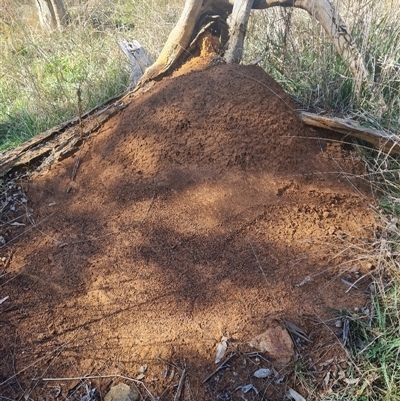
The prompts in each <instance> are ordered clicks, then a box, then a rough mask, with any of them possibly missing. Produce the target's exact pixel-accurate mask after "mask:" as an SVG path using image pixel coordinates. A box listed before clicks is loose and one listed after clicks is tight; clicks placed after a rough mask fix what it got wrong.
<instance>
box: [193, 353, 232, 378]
mask: <svg viewBox="0 0 400 401" xmlns="http://www.w3.org/2000/svg"><path fill="white" fill-rule="evenodd" d="M235 355H236V353H235V352H234V353H233V354H230V355H229V356H228V358H226V359H225V361H224V362H222V363H221V365H219V366H218V368H217V369H215V370H214V372H212V373H210V374H209V375H208V376H207V377H206V378H205V379H204V380H203V381H202V382H201V384H204V383H207V382H208V381H209V380H210V379H211V378H212V377H213V376H214V375H215V374H217V373H218V372H219V371H220V370H221V369H223V368H224V367H225V365H226V364H227V363H228V362H229V361H230V360H231V359H232V358H233V357H234V356H235Z"/></svg>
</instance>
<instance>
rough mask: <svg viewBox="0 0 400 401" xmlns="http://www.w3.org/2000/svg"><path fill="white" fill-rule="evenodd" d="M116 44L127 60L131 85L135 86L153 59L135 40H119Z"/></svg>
mask: <svg viewBox="0 0 400 401" xmlns="http://www.w3.org/2000/svg"><path fill="white" fill-rule="evenodd" d="M118 44H119V46H120V47H121V49H122V51H123V52H124V54H125V56H126V57H127V58H128V60H129V64H130V66H131V69H132V77H131V81H132V86H133V87H135V86H136V84H137V83H138V81H139V79H140V78H141V76H142V75H143V73H144V72H145V70H146V68H148V67H150V66H151V65H152V64H153V61H152V60H151V59H150V57H149V56H148V54H147V52H146V50H145V49H144V48H143V47H142V45H141V44H140V43H139V42H138V41H137V40H134V41H133V42H127V41H126V40H121V41H120V42H118Z"/></svg>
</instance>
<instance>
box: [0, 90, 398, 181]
mask: <svg viewBox="0 0 400 401" xmlns="http://www.w3.org/2000/svg"><path fill="white" fill-rule="evenodd" d="M140 93H141V91H138V92H136V95H135V96H137V95H139V94H140ZM130 96H132V95H129V94H128V95H127V96H125V97H123V96H122V95H121V96H118V97H115V98H112V99H110V100H109V102H108V103H107V104H105V105H102V106H100V107H98V108H96V109H94V110H92V111H90V112H88V113H86V115H84V116H83V119H84V124H83V128H82V129H81V127H80V126H79V122H78V119H77V118H75V119H73V120H70V121H68V122H66V123H64V124H61V125H58V126H56V127H54V128H52V129H50V130H48V131H46V132H43V133H42V134H40V135H38V136H36V137H34V138H32V139H31V140H29V141H27V142H25V143H24V144H22V145H21V146H19V147H18V148H16V149H11V150H8V151H5V152H3V153H2V154H0V177H1V176H4V175H5V174H7V173H8V172H10V171H11V170H12V169H14V168H18V167H22V166H29V165H30V166H32V165H34V164H37V162H38V161H40V163H39V166H38V168H37V169H39V170H40V169H42V168H45V167H46V166H48V165H50V164H52V163H55V162H57V161H59V160H62V159H64V158H66V157H68V156H70V155H71V154H73V153H75V152H76V151H77V150H78V149H79V146H80V145H81V144H82V141H84V140H85V139H86V138H87V137H88V136H89V135H90V134H91V133H92V132H93V131H95V130H96V129H98V128H99V127H101V126H102V124H104V123H105V122H106V121H107V120H108V119H109V118H110V117H111V116H113V115H114V114H116V113H117V112H119V111H120V110H122V109H123V108H125V107H126V106H127V104H128V102H129V98H130ZM298 115H299V118H300V120H301V121H302V122H303V123H304V124H306V125H310V126H312V127H318V128H324V129H327V130H330V131H334V132H340V133H342V134H345V135H349V136H350V137H356V138H360V139H363V140H365V141H366V142H369V143H370V144H372V145H373V146H374V147H375V148H377V149H378V150H381V151H384V152H385V153H388V154H400V139H399V137H398V136H396V135H392V134H388V133H387V132H385V131H380V130H376V129H373V128H366V127H362V126H361V125H359V124H358V123H356V122H354V121H352V120H349V119H341V118H334V117H324V116H319V115H317V114H313V113H308V112H298Z"/></svg>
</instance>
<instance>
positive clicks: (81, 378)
mask: <svg viewBox="0 0 400 401" xmlns="http://www.w3.org/2000/svg"><path fill="white" fill-rule="evenodd" d="M115 378H117V379H124V380H128V381H131V382H133V383H136V384H140V385H142V386H143V388H144V389H145V390H146V392H147V394H148V395H149V397H150V398H151V400H152V401H156V398H155V397H154V396H153V394H151V393H150V390H149V389H148V388H147V387H146V386H145V385H144V383H143V382H142V381H141V380H137V379H133V378H132V377H129V376H123V375H104V376H102V375H98V376H78V377H43V378H40V380H42V381H44V382H56V381H76V380H80V381H83V380H100V379H115ZM0 384H1V383H0Z"/></svg>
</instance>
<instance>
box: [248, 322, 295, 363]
mask: <svg viewBox="0 0 400 401" xmlns="http://www.w3.org/2000/svg"><path fill="white" fill-rule="evenodd" d="M249 345H250V346H251V347H254V348H256V349H258V350H259V351H261V352H265V353H266V354H267V355H268V356H269V357H270V358H272V359H274V360H275V361H276V362H278V363H279V364H286V363H289V362H290V361H291V359H292V358H293V355H294V345H293V341H292V339H291V338H290V335H289V333H288V332H287V330H285V329H283V328H282V327H280V326H276V327H271V328H268V329H267V330H266V331H264V333H262V334H260V335H258V336H257V337H254V338H253V339H252V340H251V341H250V342H249Z"/></svg>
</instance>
